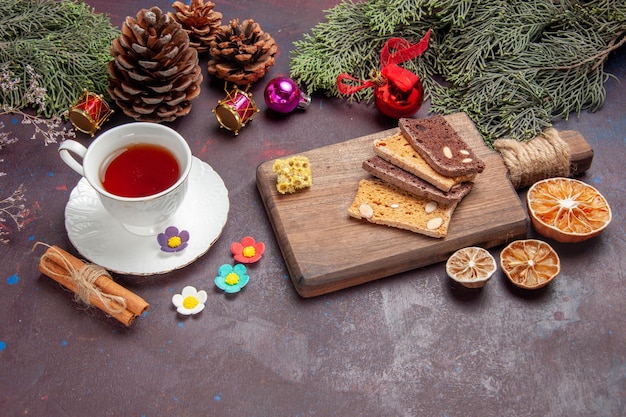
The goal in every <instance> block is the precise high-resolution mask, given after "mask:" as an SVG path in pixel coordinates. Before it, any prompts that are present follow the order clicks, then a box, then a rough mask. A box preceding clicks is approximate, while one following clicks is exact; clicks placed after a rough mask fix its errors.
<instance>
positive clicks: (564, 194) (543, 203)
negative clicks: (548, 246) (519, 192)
mask: <svg viewBox="0 0 626 417" xmlns="http://www.w3.org/2000/svg"><path fill="white" fill-rule="evenodd" d="M526 201H527V203H528V213H529V214H530V218H531V221H532V224H533V227H534V228H535V230H536V231H537V232H538V233H539V234H541V235H542V236H545V237H549V238H551V239H554V240H556V241H558V242H582V241H583V240H586V239H589V238H591V237H594V236H597V235H599V234H600V233H601V232H602V231H603V230H604V229H605V228H606V227H607V226H608V224H609V222H610V221H611V208H610V207H609V203H608V202H607V201H606V199H605V198H604V197H603V196H602V194H600V192H599V191H598V190H596V189H595V188H593V187H592V186H590V185H587V184H585V183H584V182H581V181H578V180H575V179H571V178H549V179H546V180H542V181H539V182H536V183H535V184H533V185H532V186H531V187H530V188H529V189H528V193H527V194H526Z"/></svg>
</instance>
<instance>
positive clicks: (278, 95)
mask: <svg viewBox="0 0 626 417" xmlns="http://www.w3.org/2000/svg"><path fill="white" fill-rule="evenodd" d="M263 97H264V98H265V104H267V107H268V108H269V109H271V110H274V111H276V112H279V113H291V112H292V111H294V110H295V109H296V108H298V109H306V108H307V107H308V106H309V104H310V103H311V97H310V96H309V95H308V94H306V93H304V92H303V91H302V90H300V87H298V84H296V82H295V81H294V80H292V79H291V78H287V77H276V78H274V79H272V80H270V81H269V82H268V83H267V85H266V86H265V93H264V94H263Z"/></svg>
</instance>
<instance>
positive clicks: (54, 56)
mask: <svg viewBox="0 0 626 417" xmlns="http://www.w3.org/2000/svg"><path fill="white" fill-rule="evenodd" d="M117 34H118V31H117V30H116V29H114V28H113V27H112V26H111V22H110V20H109V18H108V17H107V16H105V15H101V14H96V13H94V12H93V11H92V10H91V9H90V8H89V7H88V6H87V5H86V4H85V3H81V2H76V1H72V0H62V1H51V0H2V2H0V63H3V64H4V66H3V70H4V72H5V73H7V74H12V75H13V76H14V77H15V78H16V79H18V80H20V82H19V83H17V84H16V85H9V84H6V83H3V84H2V85H1V86H0V87H1V88H0V98H1V99H2V103H3V105H4V107H5V108H10V109H15V110H21V109H24V108H26V107H29V106H30V105H31V104H32V103H31V102H29V100H28V94H29V90H28V88H29V86H32V81H33V79H32V76H33V74H36V75H37V76H38V77H39V78H38V79H37V83H38V88H41V89H42V91H43V92H44V94H43V96H42V103H39V104H41V105H40V106H39V108H37V111H38V114H43V115H44V116H46V117H52V116H54V115H59V114H61V113H62V112H63V111H65V110H67V109H68V108H69V106H71V104H72V103H73V101H74V100H76V98H78V97H79V96H80V94H81V93H82V91H83V89H85V88H88V89H89V90H90V91H93V92H95V93H99V94H104V93H105V92H106V85H107V78H108V75H107V71H106V64H107V62H108V61H109V60H110V59H111V58H110V54H109V48H110V45H111V42H112V40H113V39H114V38H115V37H116V36H117ZM27 67H30V68H32V72H30V71H29V70H27Z"/></svg>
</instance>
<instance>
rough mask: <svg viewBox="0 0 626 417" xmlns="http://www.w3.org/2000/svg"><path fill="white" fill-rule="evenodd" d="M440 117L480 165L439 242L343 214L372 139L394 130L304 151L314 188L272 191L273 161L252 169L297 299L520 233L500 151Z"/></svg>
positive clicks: (456, 121) (522, 219)
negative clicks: (285, 191) (478, 159)
mask: <svg viewBox="0 0 626 417" xmlns="http://www.w3.org/2000/svg"><path fill="white" fill-rule="evenodd" d="M446 119H447V120H448V122H449V123H450V124H451V125H452V126H453V127H454V128H455V130H456V131H457V132H458V133H459V134H460V135H461V136H462V137H463V139H464V140H465V141H466V142H467V143H468V144H469V145H470V146H471V147H472V149H473V150H474V152H476V153H477V154H478V155H479V156H480V157H481V158H482V159H483V160H484V162H485V165H486V167H485V170H484V172H483V173H482V174H480V175H479V176H478V177H477V179H476V181H475V185H474V188H473V189H472V191H471V192H470V193H469V194H468V195H467V196H466V197H465V198H464V199H463V200H462V201H461V203H460V204H459V205H458V207H457V209H456V211H455V212H454V214H453V216H452V220H451V222H450V227H449V230H448V235H447V236H446V237H445V238H443V239H437V238H432V237H427V236H422V235H419V234H416V233H412V232H409V231H404V230H399V229H394V228H389V227H386V226H380V225H375V224H371V223H368V222H366V221H363V220H357V219H353V218H351V217H349V216H348V213H347V209H348V207H349V206H350V204H351V203H352V200H353V198H354V196H355V194H356V191H357V188H358V182H359V180H360V179H362V178H366V177H368V176H369V174H368V173H367V172H365V171H364V170H363V169H362V166H361V165H362V162H363V160H365V159H367V158H369V157H370V156H373V155H374V152H373V150H372V144H373V142H374V140H376V139H378V138H382V137H386V136H390V135H392V134H394V133H396V132H398V129H391V130H387V131H383V132H379V133H376V134H372V135H368V136H363V137H360V138H356V139H351V140H348V141H346V142H342V143H337V144H334V145H330V146H326V147H322V148H318V149H314V150H311V151H307V152H303V153H302V154H301V155H304V156H306V157H308V158H309V161H310V163H311V170H312V175H313V185H312V186H311V188H310V189H307V190H303V191H300V192H297V193H294V194H288V195H282V194H279V193H278V192H277V191H276V174H275V173H274V172H272V165H273V163H274V161H273V160H271V161H267V162H264V163H262V164H260V165H259V166H258V168H257V188H258V190H259V193H260V195H261V197H262V199H263V203H264V205H265V208H266V211H267V214H268V217H269V219H270V222H271V224H272V227H273V229H274V233H275V235H276V238H277V240H278V244H279V246H280V248H281V251H282V254H283V257H284V259H285V262H286V264H287V268H288V270H289V273H290V276H291V279H292V282H293V284H294V286H295V288H296V291H297V292H298V294H300V295H301V296H302V297H313V296H318V295H321V294H325V293H329V292H332V291H337V290H340V289H344V288H348V287H351V286H354V285H359V284H362V283H365V282H368V281H372V280H375V279H380V278H384V277H389V276H391V275H393V274H397V273H400V272H404V271H408V270H412V269H415V268H419V267H421V266H425V265H429V264H433V263H436V262H440V261H443V260H445V259H447V258H448V257H449V256H450V255H451V254H452V253H453V252H454V251H456V250H457V249H460V248H462V247H466V246H472V245H476V246H482V247H485V248H488V247H493V246H496V245H499V244H502V243H505V242H508V241H511V240H515V239H519V238H524V237H525V236H526V234H527V231H528V225H529V220H528V216H527V213H526V209H525V207H524V206H523V204H522V202H521V200H520V198H519V197H518V194H517V192H516V191H515V190H514V189H513V187H512V186H511V183H510V182H509V181H508V178H507V174H508V172H507V169H506V167H505V165H504V162H503V161H502V158H501V157H500V154H498V153H497V152H495V151H492V150H490V149H489V148H487V146H486V145H485V144H484V142H483V141H482V138H481V137H480V134H479V133H478V131H477V130H476V128H475V127H474V125H473V123H472V122H471V121H470V119H469V118H468V117H467V116H466V115H465V114H462V113H458V114H454V115H450V116H446ZM442 271H443V269H442ZM442 273H444V274H445V272H442Z"/></svg>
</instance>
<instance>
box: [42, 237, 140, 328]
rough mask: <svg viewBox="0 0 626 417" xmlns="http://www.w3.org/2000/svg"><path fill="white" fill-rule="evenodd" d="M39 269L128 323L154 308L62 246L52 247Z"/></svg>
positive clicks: (43, 257)
mask: <svg viewBox="0 0 626 417" xmlns="http://www.w3.org/2000/svg"><path fill="white" fill-rule="evenodd" d="M38 269H39V271H40V272H41V273H43V274H45V275H46V276H48V277H50V278H52V279H53V280H55V281H56V282H58V283H59V284H61V285H62V286H64V287H65V288H67V289H69V290H70V291H72V292H73V293H74V294H76V295H77V297H78V298H80V299H82V300H83V301H84V302H85V303H87V304H89V305H93V306H96V307H98V308H99V309H100V310H102V311H103V312H105V313H106V314H108V315H110V316H111V317H114V318H115V319H117V320H118V321H120V322H121V323H123V324H124V325H126V326H130V325H131V324H132V323H133V322H134V321H135V318H136V317H137V316H140V315H141V314H143V313H144V312H145V311H146V310H148V308H149V307H150V305H149V304H148V303H147V302H146V301H145V300H144V299H143V298H141V297H139V296H138V295H136V294H135V293H133V292H132V291H130V290H128V289H126V288H124V287H123V286H121V285H119V284H118V283H116V282H115V281H113V280H112V279H111V276H110V275H109V274H108V272H107V271H106V270H104V269H103V268H101V267H99V266H96V265H90V264H85V263H84V262H82V261H81V260H80V259H78V258H76V257H74V256H73V255H71V254H70V253H68V252H66V251H64V250H63V249H61V248H59V247H58V246H49V247H48V249H47V250H46V252H45V253H44V254H43V255H42V256H41V259H40V261H39V268H38Z"/></svg>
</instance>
